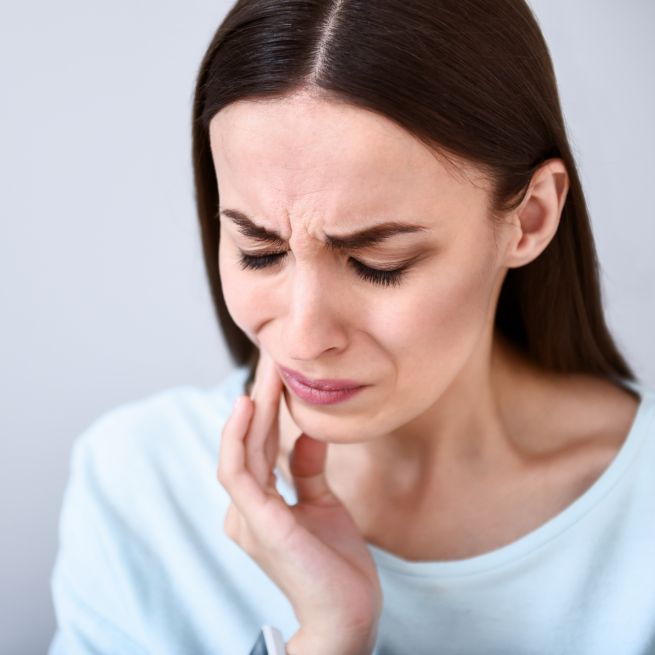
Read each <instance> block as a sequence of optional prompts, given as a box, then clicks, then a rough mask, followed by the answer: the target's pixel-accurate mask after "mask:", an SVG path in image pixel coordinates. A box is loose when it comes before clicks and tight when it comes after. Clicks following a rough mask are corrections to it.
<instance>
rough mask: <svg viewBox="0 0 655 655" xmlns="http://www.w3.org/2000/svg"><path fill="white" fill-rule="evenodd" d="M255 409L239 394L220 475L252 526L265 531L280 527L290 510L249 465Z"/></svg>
mask: <svg viewBox="0 0 655 655" xmlns="http://www.w3.org/2000/svg"><path fill="white" fill-rule="evenodd" d="M253 411H254V406H253V404H252V401H251V400H250V398H248V396H245V395H241V396H239V397H238V398H237V401H236V403H235V407H234V410H233V412H232V415H231V416H230V418H229V419H228V420H227V422H226V423H225V426H224V427H223V432H222V436H221V447H220V454H219V467H218V479H219V482H220V483H221V484H222V485H223V487H225V490H226V491H227V492H228V494H229V495H230V497H231V498H232V502H233V503H234V505H235V507H236V508H237V510H238V511H239V513H240V514H241V515H242V517H243V519H245V522H246V523H247V524H248V526H249V528H250V529H252V530H254V531H255V532H258V531H259V528H261V529H262V530H263V531H264V534H265V533H266V531H271V530H272V529H274V528H276V527H278V526H279V525H280V524H281V523H282V520H284V519H285V518H286V517H285V515H284V510H286V511H287V512H288V511H289V510H288V505H287V504H286V502H285V501H284V499H283V498H282V497H281V496H280V495H279V494H278V493H276V494H271V493H267V492H266V491H265V490H264V489H263V488H262V486H261V485H260V484H259V483H258V482H257V481H256V480H255V478H254V477H253V476H252V474H251V473H250V471H249V470H248V469H247V468H246V458H245V445H244V439H245V435H246V434H247V433H248V430H249V425H250V421H251V419H252V416H253ZM272 499H275V500H276V501H278V503H277V504H278V510H277V511H272V509H271V506H270V502H271V500H272ZM280 510H282V513H281V512H280ZM276 523H277V525H276Z"/></svg>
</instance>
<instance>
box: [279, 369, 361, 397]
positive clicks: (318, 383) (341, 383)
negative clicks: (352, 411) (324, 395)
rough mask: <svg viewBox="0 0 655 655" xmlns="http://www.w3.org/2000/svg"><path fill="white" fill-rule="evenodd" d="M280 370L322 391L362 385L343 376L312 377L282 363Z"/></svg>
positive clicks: (341, 389)
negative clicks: (337, 377)
mask: <svg viewBox="0 0 655 655" xmlns="http://www.w3.org/2000/svg"><path fill="white" fill-rule="evenodd" d="M280 370H281V371H282V373H283V374H284V375H285V376H288V377H291V378H293V379H294V380H297V381H298V382H301V383H302V384H304V385H305V386H307V387H312V388H313V389H319V390H320V391H345V390H347V389H357V388H359V387H361V386H363V385H362V384H360V383H359V382H357V381H356V380H347V379H343V378H339V379H336V378H321V379H312V378H308V377H305V376H304V375H303V374H302V373H299V372H298V371H294V370H293V369H290V368H287V367H286V366H282V365H280Z"/></svg>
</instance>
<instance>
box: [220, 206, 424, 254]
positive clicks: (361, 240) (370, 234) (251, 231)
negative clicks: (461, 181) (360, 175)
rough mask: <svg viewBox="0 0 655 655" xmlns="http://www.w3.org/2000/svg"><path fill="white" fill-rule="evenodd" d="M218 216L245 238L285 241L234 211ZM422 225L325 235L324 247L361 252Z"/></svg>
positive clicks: (382, 226)
mask: <svg viewBox="0 0 655 655" xmlns="http://www.w3.org/2000/svg"><path fill="white" fill-rule="evenodd" d="M219 214H223V216H227V217H228V218H230V219H231V220H232V221H234V223H235V224H236V225H237V226H238V228H239V231H240V232H241V234H243V235H244V236H246V237H250V238H251V239H254V240H255V241H259V242H261V243H266V244H269V245H272V246H276V247H281V246H284V245H286V241H285V240H284V239H283V238H282V237H281V235H279V234H278V233H277V232H274V231H273V230H268V229H266V228H264V227H261V226H259V225H257V224H255V223H254V222H253V221H252V220H251V219H250V218H249V217H248V216H246V215H245V214H244V213H243V212H240V211H237V210H235V209H221V210H220V211H219ZM427 229H428V228H426V227H425V226H423V225H410V224H407V223H396V222H393V221H392V222H387V223H381V224H379V225H374V226H373V227H369V228H366V229H364V230H360V231H358V232H353V233H352V234H348V235H345V236H341V237H336V236H331V235H329V234H326V235H325V245H326V246H327V247H328V248H330V249H332V250H362V249H364V248H369V247H371V246H374V245H377V244H379V243H382V242H383V241H386V240H387V239H389V238H390V237H393V236H395V235H396V234H404V233H408V232H422V231H427Z"/></svg>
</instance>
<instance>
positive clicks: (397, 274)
mask: <svg viewBox="0 0 655 655" xmlns="http://www.w3.org/2000/svg"><path fill="white" fill-rule="evenodd" d="M239 252H240V255H241V256H240V265H241V268H242V269H244V270H245V269H252V270H260V269H263V268H268V267H269V266H272V265H273V264H275V263H277V262H278V261H280V260H281V259H282V257H285V256H286V254H287V253H286V252H277V253H268V254H263V255H249V254H247V253H245V252H243V251H239ZM348 261H349V263H350V265H351V266H352V267H353V269H354V270H355V272H356V273H357V275H359V277H360V278H362V279H363V280H366V281H367V282H371V283H372V284H377V285H380V286H387V287H388V286H398V285H399V284H400V282H401V278H402V277H403V274H404V273H405V271H406V270H407V269H408V268H409V266H402V267H400V268H395V269H393V270H382V269H379V268H371V267H370V266H366V265H365V264H362V262H360V261H358V260H356V259H353V258H352V257H351V258H350V259H349V260H348Z"/></svg>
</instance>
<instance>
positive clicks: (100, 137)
mask: <svg viewBox="0 0 655 655" xmlns="http://www.w3.org/2000/svg"><path fill="white" fill-rule="evenodd" d="M531 5H532V6H533V8H534V9H535V12H536V14H537V16H538V18H539V20H540V22H541V25H542V28H543V30H544V33H545V36H546V39H547V41H548V43H549V46H550V48H551V52H552V55H553V59H554V62H555V66H556V72H557V75H558V80H559V85H560V92H561V97H562V103H563V106H564V111H565V115H566V119H567V124H568V129H569V134H570V137H571V141H572V145H573V149H574V153H575V154H576V157H577V161H578V163H579V166H580V170H581V174H582V179H583V184H584V186H585V190H586V193H587V198H588V202H589V206H590V210H591V215H592V220H593V227H594V231H595V237H596V243H597V247H598V253H599V258H600V262H601V266H602V282H603V289H604V297H605V303H606V310H607V315H608V321H609V324H610V327H611V328H612V329H613V331H614V334H615V336H616V338H617V341H618V343H619V345H620V347H621V348H622V349H623V351H624V353H625V354H626V356H627V357H628V359H629V361H630V362H631V363H632V364H633V366H634V367H635V369H636V372H637V374H638V375H639V376H640V377H641V378H642V380H643V381H645V382H646V383H647V384H650V385H651V386H655V340H654V339H653V335H655V303H654V302H653V301H654V300H655V294H654V292H653V284H654V283H655V256H654V255H655V251H654V245H655V221H654V219H655V212H654V211H653V208H652V207H653V186H654V184H655V164H654V163H653V162H654V159H653V153H655V128H654V127H653V116H655V83H654V81H653V80H654V79H655V45H654V43H655V42H654V41H653V39H652V33H653V28H655V3H653V2H652V1H651V0H628V1H625V0H624V1H622V2H620V3H619V2H609V1H599V0H576V1H575V2H571V0H533V1H532V2H531ZM229 6H230V4H229V3H226V2H209V1H207V0H192V1H189V0H187V1H186V2H184V3H182V2H170V1H169V2H166V1H161V0H160V1H159V2H155V1H154V0H133V1H132V2H129V3H127V2H122V3H121V2H111V3H110V2H105V3H90V2H83V1H82V0H64V1H62V2H57V3H50V2H45V1H44V0H40V1H34V0H32V1H29V0H26V1H25V2H21V3H17V2H15V3H11V4H10V3H2V6H1V7H0V81H1V87H0V88H1V89H2V96H3V98H2V102H1V103H0V228H1V235H2V236H1V238H0V312H1V319H2V320H1V322H0V326H1V330H2V339H0V404H1V412H0V434H1V441H0V447H1V448H2V451H1V452H0V455H1V456H2V459H1V461H2V465H3V466H2V474H1V475H0V498H1V499H2V501H1V506H0V507H1V514H0V521H1V525H2V539H1V540H0V575H1V577H0V653H2V654H12V655H13V654H16V655H29V654H32V653H35V654H36V653H44V652H45V651H46V648H47V645H48V643H49V641H50V638H51V636H52V633H53V631H54V628H55V621H54V614H53V610H52V603H51V598H50V587H49V578H50V572H51V568H52V566H53V563H54V558H55V554H56V549H57V522H58V517H59V511H60V503H61V500H62V494H63V490H64V487H65V483H66V480H67V477H68V465H69V455H70V447H71V444H72V441H73V439H74V438H75V437H76V436H77V435H78V434H79V433H80V432H81V431H82V430H83V429H84V428H85V427H86V426H87V425H88V424H89V423H90V421H91V420H92V419H94V418H95V417H97V416H98V415H99V414H101V413H103V412H105V411H106V410H108V409H110V408H112V407H115V406H116V405H117V404H119V403H122V402H124V401H128V400H135V399H139V398H141V397H143V396H145V395H148V394H151V393H154V392H156V391H158V390H160V389H164V388H166V387H170V386H173V385H177V384H195V385H200V386H206V385H214V384H216V383H217V382H218V381H219V380H220V379H221V378H222V377H223V376H224V375H225V374H226V373H227V372H229V370H231V364H230V361H229V359H228V356H227V351H226V348H225V346H224V344H223V342H222V338H221V337H220V333H219V331H218V328H217V325H216V323H215V320H214V317H213V313H212V309H211V304H210V298H209V293H208V290H207V285H206V283H205V279H204V274H203V269H202V261H201V255H200V241H199V236H198V233H197V230H196V218H195V213H194V207H193V195H192V193H193V192H192V178H191V160H190V112H191V98H192V89H193V80H194V76H195V74H196V71H197V68H198V65H199V63H200V59H201V57H202V55H203V53H204V50H205V48H206V47H207V45H208V43H209V40H210V38H211V36H212V34H213V32H214V30H215V29H216V27H217V26H218V24H219V22H220V20H221V19H222V17H223V16H224V14H225V12H226V11H227V9H228V8H229Z"/></svg>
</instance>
